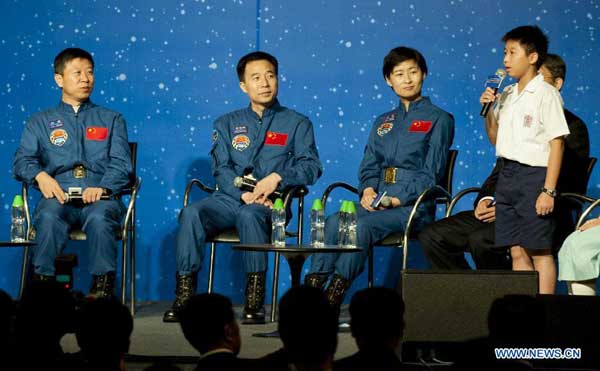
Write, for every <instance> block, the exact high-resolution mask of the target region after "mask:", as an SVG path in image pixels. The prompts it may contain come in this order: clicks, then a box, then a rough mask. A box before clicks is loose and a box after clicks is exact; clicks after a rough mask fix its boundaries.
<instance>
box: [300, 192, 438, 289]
mask: <svg viewBox="0 0 600 371" xmlns="http://www.w3.org/2000/svg"><path fill="white" fill-rule="evenodd" d="M411 209H412V206H404V207H396V208H393V209H387V210H380V211H379V210H378V211H372V212H369V211H367V210H366V209H364V208H363V207H362V206H361V205H360V203H358V202H357V203H356V213H357V214H356V216H357V224H356V237H357V244H358V247H360V248H361V249H362V250H361V251H359V252H354V253H339V254H335V253H322V254H313V256H312V262H311V265H310V270H309V274H310V273H320V274H328V275H331V274H333V273H336V274H337V275H339V276H341V277H343V278H345V279H347V280H349V281H352V280H354V279H355V278H356V277H357V276H358V275H359V274H360V273H361V272H362V271H363V269H364V265H365V260H366V259H367V257H368V254H369V249H370V248H372V247H373V246H374V245H376V244H377V243H378V242H381V241H382V240H383V239H384V238H385V237H386V236H387V235H388V234H390V233H392V232H402V231H404V228H405V226H406V222H407V221H408V216H409V214H410V211H411ZM415 217H416V220H415V222H417V223H415V224H416V225H414V226H413V227H416V228H417V229H420V227H421V226H422V225H424V224H426V223H427V222H428V221H431V220H432V219H433V217H432V216H431V214H430V213H426V212H425V211H423V210H421V209H419V210H418V211H417V214H416V215H415ZM338 226H339V213H335V214H333V215H330V216H329V217H327V219H326V221H325V244H327V245H337V243H338Z"/></svg>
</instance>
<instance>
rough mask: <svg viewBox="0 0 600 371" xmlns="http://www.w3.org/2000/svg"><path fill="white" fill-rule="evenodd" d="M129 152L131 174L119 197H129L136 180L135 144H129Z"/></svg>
mask: <svg viewBox="0 0 600 371" xmlns="http://www.w3.org/2000/svg"><path fill="white" fill-rule="evenodd" d="M129 151H130V152H131V174H130V176H129V184H127V186H126V187H125V188H124V189H123V190H122V191H121V193H120V194H121V195H122V196H123V195H131V192H132V191H133V186H134V185H135V182H136V180H137V142H129Z"/></svg>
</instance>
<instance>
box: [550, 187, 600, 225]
mask: <svg viewBox="0 0 600 371" xmlns="http://www.w3.org/2000/svg"><path fill="white" fill-rule="evenodd" d="M558 198H559V200H560V201H561V203H562V204H563V205H562V206H563V207H567V208H568V209H569V210H570V211H573V212H574V213H575V215H576V219H577V222H576V227H575V230H577V229H578V228H579V227H580V225H581V224H583V222H584V221H585V219H586V218H587V216H588V215H589V213H590V212H591V211H592V209H593V207H591V206H592V205H591V204H593V203H594V202H595V201H596V199H595V198H592V197H590V196H587V195H584V194H581V193H571V192H565V193H559V195H558ZM585 204H590V205H589V206H588V209H589V210H588V209H586V212H587V213H586V214H585V215H584V214H583V213H582V212H581V210H582V209H583V207H584V206H585Z"/></svg>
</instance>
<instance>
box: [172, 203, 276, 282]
mask: <svg viewBox="0 0 600 371" xmlns="http://www.w3.org/2000/svg"><path fill="white" fill-rule="evenodd" d="M230 228H235V229H237V231H238V233H239V235H240V242H241V243H243V244H244V243H247V244H254V243H269V241H270V239H271V238H270V231H271V209H269V208H268V207H266V206H263V205H257V204H251V205H246V204H243V203H242V202H240V201H238V200H235V199H233V198H232V197H230V196H228V195H226V194H223V193H220V192H215V193H213V194H212V195H210V196H209V197H207V198H204V199H202V200H200V201H196V202H194V203H192V204H190V205H188V206H187V207H186V208H184V209H183V210H182V211H181V214H180V216H179V231H178V232H177V253H176V254H177V255H176V260H177V272H178V273H179V274H191V273H195V272H198V271H199V270H200V267H201V266H202V260H203V259H204V245H205V243H206V240H207V238H209V237H211V236H214V235H216V234H217V233H219V232H221V231H223V230H226V229H230ZM243 254H244V266H245V269H246V272H248V273H251V272H261V271H265V270H266V269H267V253H261V252H251V251H244V252H243Z"/></svg>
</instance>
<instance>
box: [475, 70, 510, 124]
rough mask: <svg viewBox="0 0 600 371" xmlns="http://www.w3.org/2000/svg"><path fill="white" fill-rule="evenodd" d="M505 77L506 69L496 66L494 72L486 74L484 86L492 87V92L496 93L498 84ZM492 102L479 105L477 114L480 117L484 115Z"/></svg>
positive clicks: (500, 83)
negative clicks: (479, 110)
mask: <svg viewBox="0 0 600 371" xmlns="http://www.w3.org/2000/svg"><path fill="white" fill-rule="evenodd" d="M505 77H506V71H504V70H503V69H502V68H498V69H497V70H496V73H495V74H493V75H491V76H488V79H487V80H486V81H485V87H486V88H492V89H493V90H494V94H496V93H497V92H498V90H499V89H500V85H502V81H504V78H505ZM493 103H494V102H487V103H485V104H484V105H483V106H482V107H481V112H480V113H479V115H480V116H481V117H486V116H487V114H488V112H489V110H490V107H492V104H493Z"/></svg>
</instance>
